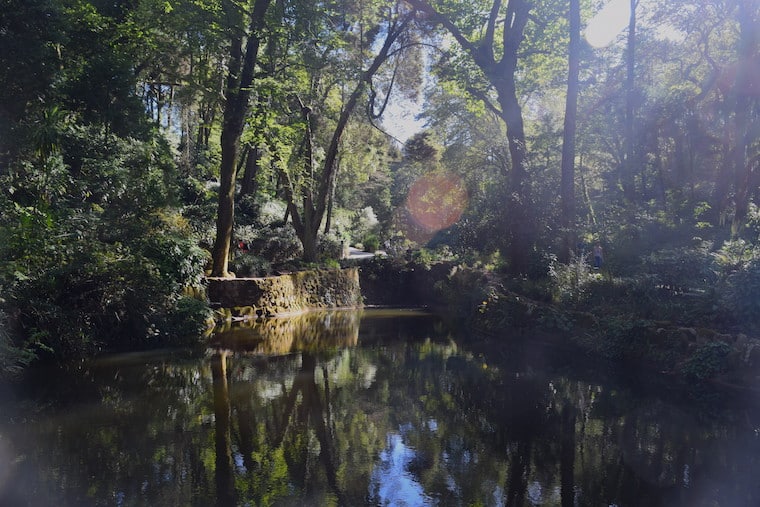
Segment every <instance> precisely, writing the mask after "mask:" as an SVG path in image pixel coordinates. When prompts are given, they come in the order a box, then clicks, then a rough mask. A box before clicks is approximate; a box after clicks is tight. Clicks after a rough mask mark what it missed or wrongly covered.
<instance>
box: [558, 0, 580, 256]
mask: <svg viewBox="0 0 760 507" xmlns="http://www.w3.org/2000/svg"><path fill="white" fill-rule="evenodd" d="M568 19H569V20H570V27H569V29H570V43H569V46H568V70H567V98H566V99H565V128H564V130H563V134H562V163H561V171H562V175H561V180H562V182H561V187H560V194H561V198H562V217H561V225H562V229H563V234H564V248H563V249H562V252H561V257H562V258H564V259H565V260H567V259H569V254H570V252H571V251H572V249H573V247H574V245H575V131H576V124H577V112H578V74H579V72H580V49H581V3H580V0H570V7H569V13H568Z"/></svg>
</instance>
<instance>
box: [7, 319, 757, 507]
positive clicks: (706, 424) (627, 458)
mask: <svg viewBox="0 0 760 507" xmlns="http://www.w3.org/2000/svg"><path fill="white" fill-rule="evenodd" d="M508 338H509V336H508V334H505V336H504V337H501V338H500V339H497V340H488V341H487V340H482V339H481V340H475V339H473V338H467V337H464V336H461V335H457V334H451V333H450V332H449V331H448V330H447V329H446V328H445V327H444V326H443V325H442V324H441V323H440V322H438V321H436V320H435V319H433V318H430V317H427V316H424V315H420V314H416V313H412V312H401V313H388V312H374V311H365V312H363V313H356V312H334V313H322V314H310V315H309V316H308V317H304V318H300V319H284V320H275V321H268V322H265V323H262V322H260V323H256V324H255V325H253V326H248V327H239V328H234V329H229V330H225V331H222V332H219V333H218V334H217V335H216V336H215V338H214V343H215V344H216V346H217V348H216V349H214V350H210V351H209V352H208V353H207V354H206V355H205V356H201V357H198V356H192V355H189V354H187V355H183V354H177V353H174V354H150V355H124V356H116V357H111V358H106V359H100V360H98V361H94V362H92V363H89V364H86V365H81V366H79V367H76V368H73V367H72V368H69V369H68V370H67V371H55V372H52V371H49V370H46V371H37V372H30V374H29V375H28V376H27V378H25V379H24V381H23V383H21V384H17V385H13V386H3V387H2V389H1V390H0V395H1V396H2V398H0V403H1V405H0V408H2V413H1V415H0V505H3V506H6V505H7V506H15V505H19V506H21V505H32V506H89V505H104V506H106V505H107V506H112V505H115V506H122V505H149V506H164V505H166V506H174V505H176V506H191V505H198V506H212V505H223V506H231V505H299V506H312V505H313V506H322V505H348V506H363V505H392V506H418V505H419V506H423V505H454V506H460V505H461V506H474V505H482V506H490V505H498V506H503V505H507V506H533V505H542V506H561V507H565V506H574V505H576V506H612V505H615V506H620V507H622V506H658V505H667V506H690V507H691V506H720V507H740V506H748V507H752V506H755V507H756V506H760V414H759V413H758V410H757V397H758V395H757V394H753V393H744V394H741V393H735V392H734V393H726V392H702V393H699V394H695V393H686V392H681V391H677V390H675V389H672V388H670V387H669V386H668V380H667V379H657V378H645V379H642V378H641V377H639V378H628V377H626V376H625V375H624V374H623V372H622V371H621V369H620V368H618V369H615V368H611V369H608V368H605V367H602V366H600V365H598V364H594V363H587V362H585V361H583V360H582V358H577V357H575V356H574V355H573V354H570V353H568V352H567V351H563V350H559V349H557V347H556V346H554V347H547V346H542V345H541V344H540V343H537V340H535V339H532V337H531V336H530V335H527V336H523V338H524V340H523V341H522V342H521V344H520V345H505V340H506V339H508ZM511 341H512V342H514V340H511ZM222 349H224V350H226V351H227V352H222V353H220V352H219V351H220V350H222Z"/></svg>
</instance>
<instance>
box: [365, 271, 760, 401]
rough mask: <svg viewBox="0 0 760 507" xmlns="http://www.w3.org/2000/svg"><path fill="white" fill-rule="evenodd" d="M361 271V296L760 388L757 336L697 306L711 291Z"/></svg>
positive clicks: (470, 325) (642, 283) (637, 283)
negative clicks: (560, 289)
mask: <svg viewBox="0 0 760 507" xmlns="http://www.w3.org/2000/svg"><path fill="white" fill-rule="evenodd" d="M360 279H361V283H362V289H363V291H364V293H365V298H366V302H367V304H393V303H397V304H403V305H411V306H426V307H429V308H430V309H432V310H434V311H437V312H438V313H440V314H441V315H442V316H444V318H446V319H448V320H450V321H451V322H452V324H455V325H459V326H462V327H463V328H466V329H467V330H469V331H474V332H475V333H482V334H487V335H493V336H502V335H503V336H507V335H508V336H510V337H512V336H516V335H523V336H525V333H517V334H515V333H508V334H507V333H505V330H515V329H517V330H530V331H531V332H540V333H541V335H542V336H543V337H546V338H547V339H550V340H556V341H557V342H558V343H562V344H563V345H567V344H570V345H571V346H573V347H576V348H578V349H580V350H581V351H583V352H585V353H587V354H589V355H592V356H595V357H598V358H599V359H600V360H604V361H612V362H616V363H620V364H624V365H626V366H628V367H631V368H639V369H642V370H646V371H657V372H663V373H667V374H670V375H673V376H674V377H676V378H678V379H679V380H682V381H684V382H705V381H718V382H724V383H730V384H734V385H741V386H747V387H757V388H760V340H759V339H758V337H756V336H753V335H752V333H751V332H750V331H748V330H744V329H741V328H739V327H738V326H733V325H729V324H730V323H729V322H727V321H722V320H721V318H720V317H721V316H720V315H719V313H720V312H718V315H716V312H715V311H713V312H711V313H710V312H705V311H703V310H704V307H705V306H709V304H710V301H709V295H704V296H703V297H695V296H687V295H683V294H673V293H672V291H666V290H663V289H662V288H658V287H657V286H656V285H655V284H654V283H653V282H652V281H651V280H649V279H642V278H638V279H630V280H609V279H604V278H603V277H601V276H600V277H597V279H596V281H595V282H594V283H592V284H589V285H588V286H586V287H585V289H584V291H585V293H584V294H583V297H582V299H583V304H580V299H581V298H579V297H576V296H577V294H576V295H575V296H573V297H572V298H569V299H568V298H563V297H558V296H557V292H556V290H555V288H556V285H552V283H551V282H548V281H540V282H535V281H527V280H511V279H508V278H505V277H502V276H499V275H498V274H497V273H494V272H491V271H485V270H480V269H473V268H469V267H466V266H463V265H457V264H454V263H436V264H433V265H424V264H420V263H402V262H399V261H394V260H391V259H388V260H381V259H378V260H375V261H373V262H371V263H367V264H364V265H362V266H361V269H360ZM396 295H397V296H398V297H399V299H395V300H394V299H392V298H394V297H396ZM708 314H709V315H708ZM700 315H702V316H703V317H702V318H700ZM532 335H534V334H533V333H532Z"/></svg>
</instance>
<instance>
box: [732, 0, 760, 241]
mask: <svg viewBox="0 0 760 507" xmlns="http://www.w3.org/2000/svg"><path fill="white" fill-rule="evenodd" d="M738 18H739V20H738V21H739V30H740V33H739V47H738V51H737V52H738V59H737V60H738V61H737V67H736V80H735V82H734V89H733V90H732V95H733V97H734V101H735V102H734V105H735V110H734V125H735V131H736V146H735V147H734V152H733V154H734V157H733V160H732V166H733V170H734V188H735V198H734V200H735V208H734V216H733V220H732V222H731V236H732V237H737V236H738V235H739V233H740V232H741V229H742V227H743V226H744V222H745V220H746V218H747V212H748V210H749V198H750V195H751V193H752V192H753V191H754V188H750V185H751V182H752V181H753V179H754V178H753V177H752V169H753V167H752V164H750V163H749V159H750V157H749V153H748V152H749V148H750V145H751V139H750V136H751V134H750V125H751V124H752V123H754V122H755V121H756V118H754V117H753V116H751V115H752V114H753V112H754V111H755V109H754V108H753V107H752V106H753V105H754V104H753V103H754V101H755V99H754V98H753V94H756V93H757V92H756V90H755V88H754V85H755V84H756V83H753V79H754V76H753V73H752V70H751V69H754V68H756V66H757V64H758V62H760V55H758V42H757V37H759V35H758V34H757V30H758V28H760V27H759V26H758V25H760V19H758V9H757V7H755V6H754V2H750V0H744V1H742V2H739V11H738Z"/></svg>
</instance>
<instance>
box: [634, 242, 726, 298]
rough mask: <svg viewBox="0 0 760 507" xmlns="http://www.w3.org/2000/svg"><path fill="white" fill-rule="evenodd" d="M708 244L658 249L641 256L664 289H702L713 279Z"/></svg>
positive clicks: (674, 290)
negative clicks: (644, 256) (643, 256)
mask: <svg viewBox="0 0 760 507" xmlns="http://www.w3.org/2000/svg"><path fill="white" fill-rule="evenodd" d="M708 247H709V245H708V244H707V243H700V244H698V245H697V246H696V247H688V246H687V247H678V248H668V249H663V250H658V251H656V252H653V253H651V254H649V255H648V256H647V257H646V258H645V259H644V269H646V270H647V271H649V272H650V273H653V274H656V275H657V277H658V279H659V283H660V284H661V285H662V287H663V288H664V289H666V290H670V291H673V292H677V293H679V292H685V291H689V290H695V289H696V290H705V289H706V288H708V287H711V286H712V285H714V283H715V273H714V271H713V269H712V260H713V258H712V256H711V255H710V252H709V249H708Z"/></svg>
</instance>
